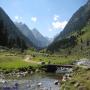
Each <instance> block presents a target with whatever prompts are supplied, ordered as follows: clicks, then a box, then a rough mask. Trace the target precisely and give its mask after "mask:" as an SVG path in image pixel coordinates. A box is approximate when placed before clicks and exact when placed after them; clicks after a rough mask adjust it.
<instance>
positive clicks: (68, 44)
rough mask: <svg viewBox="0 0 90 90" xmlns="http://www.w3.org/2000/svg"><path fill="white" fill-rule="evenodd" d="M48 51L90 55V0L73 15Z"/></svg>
mask: <svg viewBox="0 0 90 90" xmlns="http://www.w3.org/2000/svg"><path fill="white" fill-rule="evenodd" d="M47 51H51V52H53V53H54V52H59V53H60V54H65V55H71V54H74V55H77V56H78V55H79V56H80V55H82V56H85V57H86V56H90V0H89V1H88V2H87V4H85V5H84V6H83V7H81V8H80V9H79V10H78V11H77V12H76V13H75V14H74V15H73V16H72V17H71V19H70V21H69V22H68V24H67V25H66V27H65V29H64V30H63V31H62V32H61V33H60V35H58V36H57V37H56V38H55V40H54V41H53V43H52V44H51V45H49V47H48V49H47Z"/></svg>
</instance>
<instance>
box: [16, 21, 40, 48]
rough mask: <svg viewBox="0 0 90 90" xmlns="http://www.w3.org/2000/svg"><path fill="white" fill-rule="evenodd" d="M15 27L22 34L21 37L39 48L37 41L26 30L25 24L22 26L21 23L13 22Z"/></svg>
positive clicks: (28, 30)
mask: <svg viewBox="0 0 90 90" xmlns="http://www.w3.org/2000/svg"><path fill="white" fill-rule="evenodd" d="M15 25H16V26H17V27H18V28H19V30H20V31H21V32H22V33H23V35H24V36H25V37H27V38H28V40H29V41H31V42H32V43H33V45H34V46H35V47H37V48H39V46H38V45H37V43H38V41H37V39H36V38H35V37H34V35H33V33H32V31H31V30H30V29H29V28H28V26H27V25H26V24H23V23H21V22H20V23H18V22H15Z"/></svg>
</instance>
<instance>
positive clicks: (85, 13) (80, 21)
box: [55, 0, 90, 41]
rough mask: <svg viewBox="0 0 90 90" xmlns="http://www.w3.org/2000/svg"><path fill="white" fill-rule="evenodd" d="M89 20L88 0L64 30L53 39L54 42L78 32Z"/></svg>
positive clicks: (89, 7) (89, 1)
mask: <svg viewBox="0 0 90 90" xmlns="http://www.w3.org/2000/svg"><path fill="white" fill-rule="evenodd" d="M89 19H90V0H88V2H87V3H86V4H85V5H84V6H82V7H81V8H80V9H79V10H77V11H76V12H75V13H74V14H73V16H72V17H71V19H70V20H69V22H68V24H67V25H66V27H65V28H64V30H63V31H62V32H61V33H60V34H59V35H58V36H57V37H56V38H55V41H57V40H60V39H62V38H65V37H68V36H69V35H70V34H72V33H74V32H76V31H80V30H81V29H82V28H83V27H84V26H85V25H86V24H87V21H88V20H89Z"/></svg>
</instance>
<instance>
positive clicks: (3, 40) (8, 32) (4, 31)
mask: <svg viewBox="0 0 90 90" xmlns="http://www.w3.org/2000/svg"><path fill="white" fill-rule="evenodd" d="M0 46H6V47H9V48H13V47H15V48H27V47H31V46H34V45H33V43H32V42H31V41H29V40H28V38H27V37H26V36H24V35H23V33H22V32H21V31H20V30H19V29H18V28H17V27H16V26H15V24H14V23H13V22H12V20H11V19H10V18H9V16H8V15H7V14H6V13H5V11H4V10H3V9H2V8H1V7H0Z"/></svg>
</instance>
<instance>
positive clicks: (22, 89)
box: [0, 74, 60, 90]
mask: <svg viewBox="0 0 90 90" xmlns="http://www.w3.org/2000/svg"><path fill="white" fill-rule="evenodd" d="M56 80H59V79H58V76H57V75H52V74H51V75H50V74H49V75H47V74H33V75H30V76H29V77H28V78H22V79H18V80H17V79H15V80H12V79H11V80H6V81H2V82H3V83H0V87H1V89H0V90H60V83H59V84H58V85H55V83H54V82H55V81H56Z"/></svg>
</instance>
